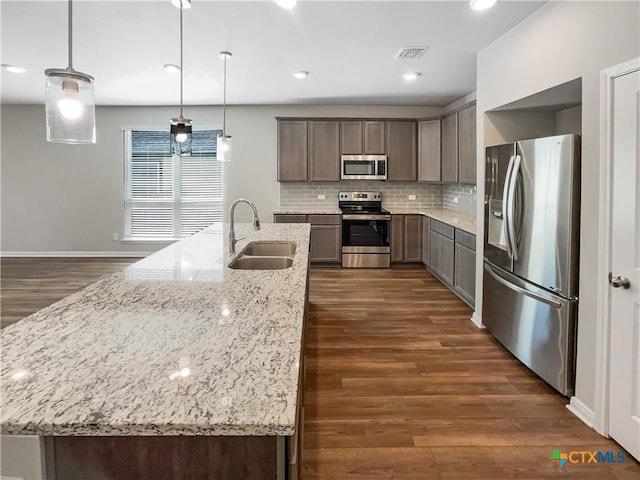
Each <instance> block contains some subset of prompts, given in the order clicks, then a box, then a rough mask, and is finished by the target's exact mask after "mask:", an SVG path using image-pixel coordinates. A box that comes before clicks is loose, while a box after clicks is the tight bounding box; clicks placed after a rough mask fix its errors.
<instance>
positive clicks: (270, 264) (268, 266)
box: [229, 255, 293, 270]
mask: <svg viewBox="0 0 640 480" xmlns="http://www.w3.org/2000/svg"><path fill="white" fill-rule="evenodd" d="M291 265H293V258H291V257H256V256H250V255H238V256H237V257H236V258H234V259H233V261H232V262H231V263H230V264H229V268H235V269H239V270H282V269H284V268H289V267H290V266H291Z"/></svg>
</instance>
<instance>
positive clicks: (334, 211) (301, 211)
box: [273, 207, 342, 215]
mask: <svg viewBox="0 0 640 480" xmlns="http://www.w3.org/2000/svg"><path fill="white" fill-rule="evenodd" d="M273 214H274V215H305V214H306V215H342V210H340V209H339V208H338V207H313V208H291V207H286V208H281V209H279V210H274V212H273Z"/></svg>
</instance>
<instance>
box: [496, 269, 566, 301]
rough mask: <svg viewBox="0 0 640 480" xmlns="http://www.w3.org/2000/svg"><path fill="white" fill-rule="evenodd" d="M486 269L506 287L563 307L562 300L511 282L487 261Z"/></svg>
mask: <svg viewBox="0 0 640 480" xmlns="http://www.w3.org/2000/svg"><path fill="white" fill-rule="evenodd" d="M484 269H485V270H486V271H487V273H488V274H489V275H491V276H492V277H493V278H494V279H495V280H496V281H497V282H499V283H501V284H502V285H504V286H505V287H507V288H510V289H511V290H513V291H515V292H518V293H522V294H523V295H526V296H527V297H531V298H533V299H535V300H538V301H539V302H542V303H546V304H547V305H550V306H552V307H554V308H561V307H562V304H561V303H560V302H556V301H555V300H553V299H551V298H547V297H543V296H542V295H539V294H537V293H535V292H532V291H530V290H527V289H526V288H522V287H520V286H518V285H514V284H513V283H511V282H509V281H508V280H506V279H504V278H502V276H501V275H500V274H499V273H497V272H496V271H495V270H494V269H493V268H491V266H490V265H489V264H488V263H486V262H485V264H484Z"/></svg>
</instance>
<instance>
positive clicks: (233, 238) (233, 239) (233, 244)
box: [229, 198, 260, 253]
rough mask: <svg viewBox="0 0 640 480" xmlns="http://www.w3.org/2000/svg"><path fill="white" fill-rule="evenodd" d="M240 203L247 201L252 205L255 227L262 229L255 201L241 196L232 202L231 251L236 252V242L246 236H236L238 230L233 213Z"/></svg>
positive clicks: (230, 214) (230, 223) (255, 228)
mask: <svg viewBox="0 0 640 480" xmlns="http://www.w3.org/2000/svg"><path fill="white" fill-rule="evenodd" d="M239 203H246V204H247V205H249V206H250V207H251V210H253V229H254V230H260V219H259V218H258V210H256V206H255V205H254V204H253V202H250V201H249V200H247V199H244V198H239V199H238V200H236V201H235V202H233V203H232V204H231V208H230V209H229V225H230V226H229V253H236V243H237V242H238V240H242V238H244V237H242V238H236V231H235V227H234V223H235V222H234V220H233V215H234V212H235V209H236V206H237V205H238V204H239Z"/></svg>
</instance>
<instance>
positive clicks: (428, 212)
mask: <svg viewBox="0 0 640 480" xmlns="http://www.w3.org/2000/svg"><path fill="white" fill-rule="evenodd" d="M388 210H389V211H390V212H391V214H392V215H393V214H396V215H402V214H404V215H425V216H427V217H431V218H435V219H436V220H439V221H441V222H443V223H446V224H448V225H451V226H452V227H455V228H459V229H460V230H464V231H465V232H468V233H472V234H473V235H475V234H476V218H475V217H474V216H473V215H468V214H465V213H462V212H456V211H455V210H447V209H444V208H424V207H422V208H421V207H418V208H389V209H388Z"/></svg>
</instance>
